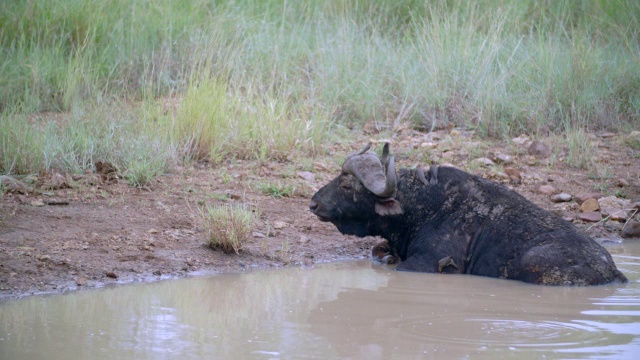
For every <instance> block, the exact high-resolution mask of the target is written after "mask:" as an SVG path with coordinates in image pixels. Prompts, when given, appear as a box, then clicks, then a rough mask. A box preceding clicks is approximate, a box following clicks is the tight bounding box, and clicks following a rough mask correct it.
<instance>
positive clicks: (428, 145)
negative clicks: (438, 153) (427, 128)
mask: <svg viewBox="0 0 640 360" xmlns="http://www.w3.org/2000/svg"><path fill="white" fill-rule="evenodd" d="M420 147H422V148H425V149H435V148H436V147H438V144H437V143H434V142H430V141H425V142H423V143H422V144H420Z"/></svg>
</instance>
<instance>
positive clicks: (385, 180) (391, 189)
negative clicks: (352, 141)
mask: <svg viewBox="0 0 640 360" xmlns="http://www.w3.org/2000/svg"><path fill="white" fill-rule="evenodd" d="M367 150H368V148H367ZM386 170H387V171H386V174H385V170H384V168H383V166H382V163H381V162H380V159H378V157H377V156H376V155H375V154H370V153H362V154H353V155H350V156H349V157H348V158H347V160H346V161H345V162H344V164H343V165H342V172H344V173H348V174H353V175H354V176H355V177H356V179H358V180H359V181H360V182H361V183H362V185H364V187H365V188H367V190H369V191H371V192H372V193H373V194H375V195H376V196H378V197H381V198H388V197H393V196H394V195H395V193H396V190H397V179H396V169H395V166H394V159H393V157H391V158H390V159H389V166H388V167H387V169H386Z"/></svg>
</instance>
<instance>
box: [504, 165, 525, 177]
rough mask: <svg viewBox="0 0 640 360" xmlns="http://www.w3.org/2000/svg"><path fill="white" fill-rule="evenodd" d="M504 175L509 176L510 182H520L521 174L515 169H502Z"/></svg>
mask: <svg viewBox="0 0 640 360" xmlns="http://www.w3.org/2000/svg"><path fill="white" fill-rule="evenodd" d="M504 173H505V174H507V175H509V177H510V178H511V180H522V174H520V171H518V170H517V169H514V168H510V167H508V168H505V169H504Z"/></svg>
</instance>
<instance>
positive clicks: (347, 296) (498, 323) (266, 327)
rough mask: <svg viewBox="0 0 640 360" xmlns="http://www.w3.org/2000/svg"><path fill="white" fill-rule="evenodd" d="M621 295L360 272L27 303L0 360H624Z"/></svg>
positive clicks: (179, 283)
mask: <svg viewBox="0 0 640 360" xmlns="http://www.w3.org/2000/svg"><path fill="white" fill-rule="evenodd" d="M609 250H610V251H611V252H612V253H613V255H614V259H615V261H616V263H617V265H618V267H619V268H620V269H621V270H622V272H623V273H625V275H627V277H628V278H629V280H630V283H629V284H627V285H607V286H597V287H588V288H568V287H542V286H535V285H529V284H524V283H521V282H517V281H507V280H499V279H490V278H483V277H477V276H469V275H438V274H419V273H405V272H397V271H394V270H392V269H389V268H386V267H384V266H380V265H373V264H371V263H370V262H369V261H351V262H341V263H333V264H323V265H317V266H315V267H314V268H313V269H308V268H307V269H304V268H290V269H282V270H273V271H259V272H253V273H246V274H227V275H217V276H207V277H196V278H189V279H181V280H172V281H165V282H160V283H154V284H146V285H126V286H117V287H112V288H105V289H98V290H85V291H80V292H74V293H69V294H65V295H55V296H33V297H29V298H25V299H20V300H15V301H10V302H6V303H3V304H0V359H169V358H171V359H175V358H181V359H200V358H218V359H279V358H280V359H303V358H313V359H330V358H353V359H429V358H434V359H442V358H453V359H457V358H473V359H478V358H486V359H495V358H518V359H540V358H547V359H556V358H558V359H560V358H571V359H576V358H578V359H581V358H593V359H606V358H611V359H637V358H639V357H638V354H640V243H638V242H636V243H634V242H631V241H627V242H625V243H624V244H623V246H617V247H613V248H609Z"/></svg>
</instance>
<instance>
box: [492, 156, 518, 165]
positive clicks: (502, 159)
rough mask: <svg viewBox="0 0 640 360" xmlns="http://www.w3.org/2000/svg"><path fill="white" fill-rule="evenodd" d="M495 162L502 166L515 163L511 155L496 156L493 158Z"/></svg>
mask: <svg viewBox="0 0 640 360" xmlns="http://www.w3.org/2000/svg"><path fill="white" fill-rule="evenodd" d="M493 161H495V162H496V163H498V164H502V165H509V164H512V163H513V158H512V157H511V156H510V155H505V154H496V155H495V156H494V157H493Z"/></svg>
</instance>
